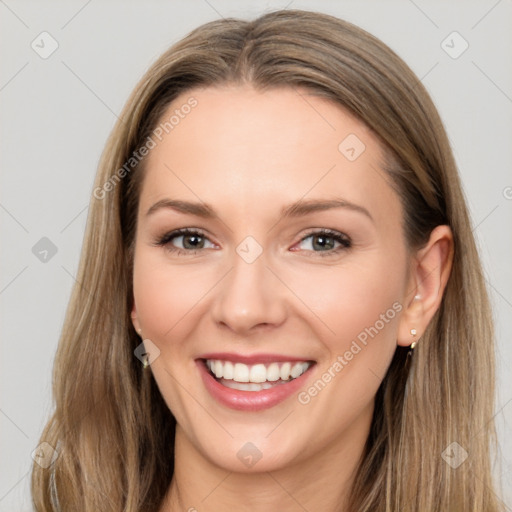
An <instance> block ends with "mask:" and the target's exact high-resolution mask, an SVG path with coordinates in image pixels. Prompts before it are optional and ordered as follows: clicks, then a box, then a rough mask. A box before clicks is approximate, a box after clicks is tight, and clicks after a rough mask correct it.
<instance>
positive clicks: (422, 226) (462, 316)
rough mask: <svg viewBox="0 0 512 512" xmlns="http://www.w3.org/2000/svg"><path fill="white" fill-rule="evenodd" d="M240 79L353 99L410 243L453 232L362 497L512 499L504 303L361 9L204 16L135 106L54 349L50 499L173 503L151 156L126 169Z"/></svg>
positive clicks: (426, 133)
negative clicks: (136, 259)
mask: <svg viewBox="0 0 512 512" xmlns="http://www.w3.org/2000/svg"><path fill="white" fill-rule="evenodd" d="M227 84H235V85H236V84H250V85H252V86H253V87H255V88H256V89H258V90H262V91H263V90H268V89H272V88H278V87H279V88H281V87H289V88H297V89H298V88H302V89H304V88H305V89H307V90H309V91H310V92H311V93H313V94H316V95H318V96H321V97H323V98H326V99H328V100H331V101H332V102H333V104H336V105H339V106H341V107H343V108H344V109H345V110H346V111H348V112H350V113H351V114H352V115H354V116H356V117H357V118H358V119H359V120H361V121H362V122H364V123H365V124H366V125H367V126H368V127H369V128H370V129H371V130H372V131H373V133H374V134H375V135H376V136H377V137H378V140H380V142H381V145H382V148H383V151H384V153H385V155H386V158H385V162H384V163H383V167H384V170H385V172H386V173H388V174H387V175H388V176H389V181H390V183H391V184H392V185H393V187H395V189H396V191H397V193H398V195H399V197H400V200H401V203H402V206H403V211H404V216H403V229H404V233H405V239H406V242H407V244H408V246H409V248H410V249H411V250H414V249H418V248H420V247H421V246H422V245H424V244H425V243H426V242H427V240H428V238H429V234H430V232H431V231H432V229H433V228H434V227H436V226H438V225H441V224H445V225H448V226H450V228H451V230H452V232H453V236H454V260H453V266H452V270H451V275H450V278H449V280H448V283H447V287H446V289H445V293H444V297H443V300H442V303H441V305H440V308H439V309H438V311H437V312H436V314H435V316H434V318H433V319H432V321H431V322H430V324H429V325H428V328H427V329H426V332H425V333H424V334H423V335H422V337H421V340H420V343H419V344H418V346H417V348H416V349H415V350H414V355H413V356H412V359H411V360H410V361H408V362H407V363H406V358H407V356H406V352H407V350H406V349H404V348H402V347H397V349H396V353H395V355H394V358H393V360H392V362H391V365H390V367H389V369H388V372H387V374H386V375H385V377H384V379H383V381H382V383H381V385H380V387H379V390H378V392H377V395H376V397H375V410H374V416H373V420H372V425H371V428H370V433H369V436H368V439H367V442H366V445H365V449H364V454H363V457H362V458H361V461H360V463H359V466H358V469H357V473H356V476H355V480H354V485H353V488H352V489H351V494H350V508H349V510H351V511H356V510H357V511H358V512H397V511H401V512H432V511H449V512H498V511H501V510H503V505H502V504H501V502H500V501H499V499H498V498H497V497H496V495H495V493H494V491H495V490H496V488H495V486H496V485H497V484H496V483H495V482H493V479H492V474H491V462H492V457H493V456H494V451H495V449H496V435H495V430H494V424H493V421H492V418H493V411H494V392H495V389H494V386H495V382H494V378H495V377H494V364H495V363H494V357H495V355H494V344H493V343H494V341H493V340H494V335H493V327H492V321H491V311H490V306H489V300H488V295H487V291H486V287H485V280H484V277H483V273H482V268H481V262H480V260H479V256H478V252H477V248H476V245H475V240H474V237H473V234H472V227H471V222H470V219H469V215H468V211H467V207H466V202H465V198H464V196H463V192H462V188H461V184H460V179H459V176H458V171H457V168H456V164H455V161H454V157H453V154H452V150H451V148H450V144H449V141H448V138H447V135H446V132H445V129H444V127H443V123H442V121H441V119H440V116H439V114H438V112H437V110H436V108H435V106H434V104H433V102H432V100H431V98H430V97H429V94H428V93H427V91H426V89H425V88H424V86H423V85H422V83H421V81H420V80H419V79H418V78H417V76H416V75H415V74H414V73H413V72H412V71H411V69H410V68H409V67H408V66H407V65H406V64H405V63H404V62H403V60H402V59H400V58H399V57H398V56H397V55H396V54H395V53H394V52H393V51H392V50H391V49H390V48H388V47H387V46H386V45H385V44H384V43H383V42H381V41H380V40H378V39H377V38H375V37H374V36H372V35H370V34H369V33H367V32H366V31H364V30H362V29H361V28H359V27H356V26H354V25H353V24H351V23H348V22H346V21H343V20H340V19H338V18H335V17H333V16H330V15H327V14H320V13H315V12H308V11H300V10H281V11H275V12H270V13H266V14H264V15H262V16H260V17H258V18H257V19H254V20H240V19H222V20H218V21H213V22H210V23H207V24H204V25H202V26H200V27H199V28H197V29H195V30H193V31H192V32H191V33H190V34H189V35H187V36H186V37H185V38H183V39H182V40H180V41H179V42H177V43H176V44H174V45H173V46H172V47H171V48H170V49H168V50H167V51H166V52H165V53H164V54H163V55H161V56H160V57H159V58H158V59H157V60H156V62H155V63H154V64H153V65H152V66H151V67H150V69H149V70H148V71H147V72H146V73H145V75H144V76H143V78H142V79H141V80H140V81H139V83H138V84H137V86H136V87H135V89H134V91H133V92H132V94H131V96H130V97H129V99H128V101H127V103H126V105H125V106H124V109H123V111H122V113H121V114H120V116H119V121H118V122H117V123H116V125H115V127H114V128H113V130H112V133H111V135H110V137H109V139H108V142H107V144H106V147H105V149H104V152H103V154H102V157H101V160H100V163H99V167H98V171H97V175H96V181H95V185H94V187H95V190H98V189H102V190H107V192H106V193H104V194H103V195H102V196H101V197H100V196H99V195H98V194H93V195H92V196H91V203H90V208H89V215H88V220H87V227H86V233H85V237H84V242H83V246H82V252H81V258H80V264H79V270H78V274H77V278H76V284H75V286H74V289H73V292H72V296H71V299H70V302H69V306H68V309H67V313H66V318H65V321H64V325H63V329H62V333H61V337H60V340H59V345H58V349H57V354H56V358H55V363H54V370H53V397H54V410H53V412H52V415H51V417H50V419H49V421H48V423H47V425H46V426H45V428H44V431H43V432H42V435H41V442H43V441H44V442H47V443H49V444H50V445H51V446H53V447H55V448H56V450H57V452H58V456H57V457H56V459H55V460H54V462H53V463H52V464H51V465H50V467H48V468H46V469H45V468H42V467H41V466H39V465H38V464H36V463H34V465H33V471H32V498H33V503H34V506H35V509H36V510H37V511H38V512H43V511H44V512H49V511H58V510H60V511H65V512H70V511H73V512H97V511H99V510H101V511H102V512H139V511H144V512H146V511H147V512H152V511H158V509H159V507H160V506H161V504H162V501H163V498H164V495H165V493H166V491H167V489H168V486H169V485H170V481H171V478H172V476H173V466H174V461H173V443H174V433H175V426H176V421H175V419H174V417H173V415H172V413H171V411H170V410H169V408H168V407H167V405H166V404H165V402H164V400H163V398H162V396H161V394H160V392H159V390H158V388H157V386H156V382H155V380H154V378H153V376H152V374H151V372H150V371H146V372H143V371H142V370H141V363H140V361H139V360H138V359H137V358H136V357H134V349H135V348H136V347H137V346H138V345H139V344H140V338H139V337H138V336H137V333H136V332H135V331H134V329H133V326H132V323H131V320H130V311H131V307H132V303H133V290H132V278H133V276H132V270H133V247H134V239H135V229H136V219H137V208H138V199H139V193H140V189H141V181H142V178H143V170H144V163H145V159H142V160H141V161H140V162H139V163H138V164H137V165H134V166H133V168H129V169H128V170H127V171H126V169H127V168H126V166H125V164H126V162H127V161H128V160H129V159H130V158H132V156H133V154H134V152H135V151H137V149H138V148H140V147H141V146H142V145H143V144H144V142H145V141H146V140H147V138H148V136H150V135H151V133H152V131H153V130H154V129H155V127H156V126H157V125H158V123H159V120H160V119H161V118H162V115H163V114H164V113H165V112H166V109H167V108H168V106H169V104H170V103H171V102H172V101H173V100H174V99H175V98H177V97H178V96H179V95H181V94H182V93H184V92H186V91H191V90H193V89H194V88H196V87H215V86H222V85H227ZM195 108H197V109H199V108H201V105H200V104H199V105H198V106H197V107H195ZM123 166H125V172H124V173H120V172H119V170H120V169H121V168H123ZM114 178H115V179H114ZM107 182H110V183H111V186H109V187H108V189H106V187H105V183H107ZM452 442H457V443H458V444H459V445H460V446H461V447H462V448H463V449H464V450H465V451H466V452H467V453H468V455H469V456H468V458H467V460H465V461H464V463H463V464H461V465H460V466H459V467H458V468H456V469H454V468H452V467H451V466H450V465H449V464H447V463H446V462H445V460H444V458H443V456H442V454H443V452H444V451H445V450H446V448H447V447H448V446H449V445H450V444H451V443H452Z"/></svg>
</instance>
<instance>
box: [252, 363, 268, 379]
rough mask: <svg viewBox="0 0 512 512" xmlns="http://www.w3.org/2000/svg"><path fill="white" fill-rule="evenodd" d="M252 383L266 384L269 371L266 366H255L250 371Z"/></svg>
mask: <svg viewBox="0 0 512 512" xmlns="http://www.w3.org/2000/svg"><path fill="white" fill-rule="evenodd" d="M249 380H250V381H251V382H265V381H266V380H267V369H266V368H265V365H264V364H255V365H254V366H251V369H250V371H249Z"/></svg>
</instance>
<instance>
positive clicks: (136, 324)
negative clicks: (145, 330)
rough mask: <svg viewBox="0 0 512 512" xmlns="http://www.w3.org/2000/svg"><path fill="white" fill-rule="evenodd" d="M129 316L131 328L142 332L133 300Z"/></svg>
mask: <svg viewBox="0 0 512 512" xmlns="http://www.w3.org/2000/svg"><path fill="white" fill-rule="evenodd" d="M131 317H132V324H133V328H134V329H135V330H136V331H137V332H138V333H139V334H140V333H141V332H142V329H141V327H140V323H139V318H138V317H137V308H136V307H135V301H134V302H133V306H132V312H131Z"/></svg>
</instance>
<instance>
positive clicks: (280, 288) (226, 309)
mask: <svg viewBox="0 0 512 512" xmlns="http://www.w3.org/2000/svg"><path fill="white" fill-rule="evenodd" d="M232 261H233V266H232V268H231V270H230V271H229V272H228V274H227V275H226V276H225V277H224V279H222V281H221V282H220V283H219V285H218V287H216V289H217V292H216V295H215V299H214V301H213V304H212V309H211V314H212V316H213V319H214V321H215V322H216V324H217V325H219V326H223V327H225V328H229V329H230V330H231V331H232V332H234V333H236V334H238V335H249V334H251V333H252V332H256V331H260V330H261V329H269V328H272V327H277V326H279V325H281V324H282V323H283V322H284V321H285V319H286V315H287V303H286V301H287V300H288V299H287V293H286V291H287V290H286V287H285V286H284V285H283V283H282V282H281V281H279V279H277V278H276V276H275V273H274V272H272V271H271V270H270V269H269V268H267V264H268V261H267V258H266V257H265V252H263V253H262V254H261V255H260V256H259V257H258V258H257V259H256V260H255V261H252V262H250V263H249V262H247V261H245V260H244V259H243V258H242V257H241V256H240V255H239V254H238V253H236V252H235V253H234V255H233V260H232Z"/></svg>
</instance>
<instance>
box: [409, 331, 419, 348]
mask: <svg viewBox="0 0 512 512" xmlns="http://www.w3.org/2000/svg"><path fill="white" fill-rule="evenodd" d="M416 334H417V331H416V329H411V336H413V337H414V338H416ZM415 346H416V340H413V342H412V343H411V344H410V349H411V352H412V351H413V350H414V347H415Z"/></svg>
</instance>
